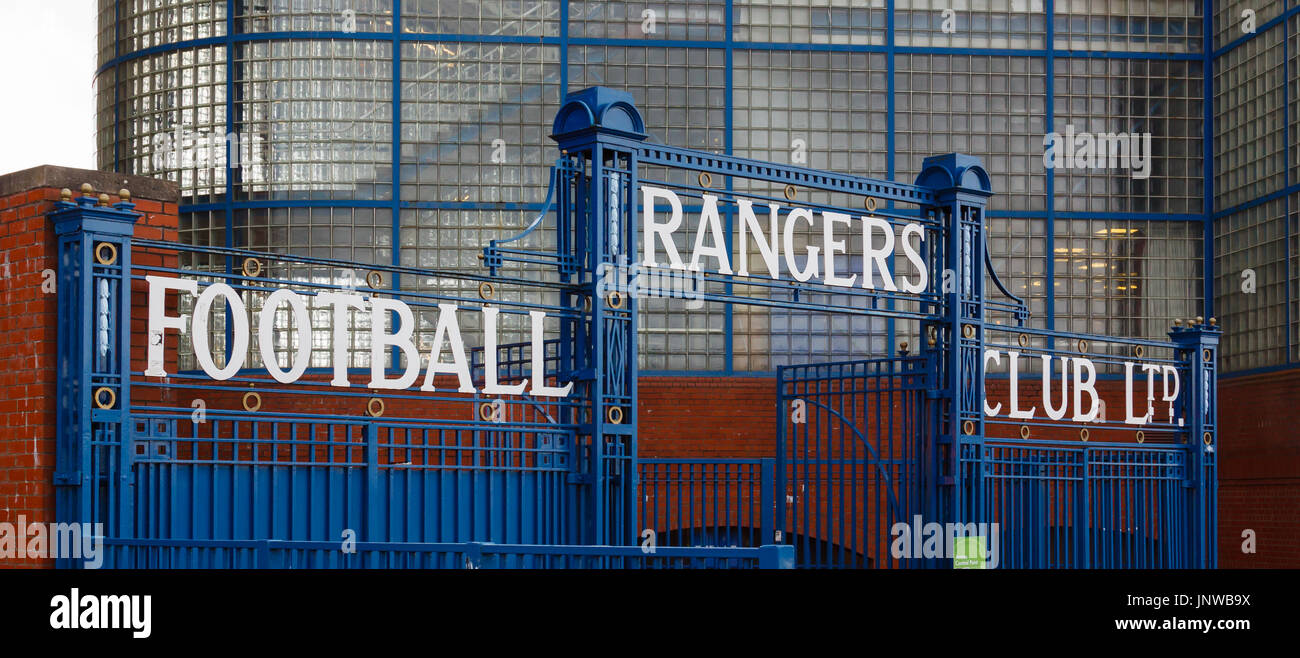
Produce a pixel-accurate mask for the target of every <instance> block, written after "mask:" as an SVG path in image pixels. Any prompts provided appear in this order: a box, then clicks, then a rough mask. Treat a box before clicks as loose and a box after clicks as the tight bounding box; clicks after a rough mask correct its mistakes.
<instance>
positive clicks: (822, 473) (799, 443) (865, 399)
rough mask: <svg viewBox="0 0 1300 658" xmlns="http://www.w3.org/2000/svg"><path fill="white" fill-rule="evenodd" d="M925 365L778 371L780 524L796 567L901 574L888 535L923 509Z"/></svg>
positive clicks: (884, 363) (906, 362) (857, 364)
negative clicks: (880, 570)
mask: <svg viewBox="0 0 1300 658" xmlns="http://www.w3.org/2000/svg"><path fill="white" fill-rule="evenodd" d="M926 389H927V387H926V371H925V360H924V359H921V358H916V357H904V358H901V359H875V360H867V361H849V362H839V363H823V364H813V365H801V366H788V367H783V368H781V369H780V370H779V371H778V374H777V394H778V396H779V397H778V403H777V409H778V413H780V414H781V416H780V418H778V420H777V428H778V434H777V443H776V470H777V480H776V489H777V496H778V497H777V505H776V509H777V521H776V525H777V527H778V528H780V529H781V530H782V532H783V535H784V539H785V541H786V542H788V543H790V544H793V545H794V546H795V555H796V557H795V560H796V564H798V565H799V566H803V567H821V568H824V567H860V568H867V567H876V568H889V567H903V566H908V562H909V561H906V560H899V559H896V558H894V557H892V556H891V555H890V552H889V545H890V543H891V539H892V538H891V537H890V529H891V528H892V527H893V526H894V524H896V523H899V522H906V521H909V520H910V519H911V518H912V516H913V515H914V514H918V513H920V512H921V503H922V491H921V478H920V464H921V455H920V450H921V448H922V447H923V445H924V443H923V441H922V440H921V438H922V436H924V430H925V429H926V428H925V427H924V422H925V407H924V405H925V391H926Z"/></svg>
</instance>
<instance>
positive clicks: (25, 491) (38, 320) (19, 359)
mask: <svg viewBox="0 0 1300 658" xmlns="http://www.w3.org/2000/svg"><path fill="white" fill-rule="evenodd" d="M59 192H60V190H59V189H57V188H53V187H42V188H37V189H33V190H25V191H22V192H16V193H13V194H10V195H8V196H5V197H2V198H0V275H2V276H3V282H2V285H3V288H0V523H10V524H13V525H14V526H17V524H18V522H19V517H22V520H23V521H24V522H26V523H36V522H42V523H53V522H54V520H55V519H54V485H53V480H54V435H55V417H54V405H55V400H56V395H55V359H56V353H57V347H58V310H57V307H56V300H57V295H54V294H47V293H45V292H42V290H41V286H42V283H43V281H44V276H43V274H42V273H43V272H44V271H45V270H47V269H48V270H51V271H53V270H54V269H55V268H56V267H57V253H56V251H57V244H56V242H55V237H54V227H53V224H52V223H51V222H50V221H49V220H48V219H47V218H46V215H47V214H48V213H49V212H50V211H52V210H54V203H55V202H56V201H58V200H59ZM118 201H119V199H118V198H117V197H116V196H112V197H111V202H113V203H116V202H118ZM135 203H136V204H137V205H136V211H137V212H141V213H144V217H142V218H141V219H140V222H139V224H138V225H137V229H136V235H137V236H138V237H149V238H161V239H170V240H175V239H176V237H177V215H176V211H177V208H176V204H175V203H173V202H169V201H156V200H137V201H135ZM51 565H52V563H51V562H49V561H45V560H32V559H5V558H0V567H16V566H17V567H35V566H46V567H47V566H51Z"/></svg>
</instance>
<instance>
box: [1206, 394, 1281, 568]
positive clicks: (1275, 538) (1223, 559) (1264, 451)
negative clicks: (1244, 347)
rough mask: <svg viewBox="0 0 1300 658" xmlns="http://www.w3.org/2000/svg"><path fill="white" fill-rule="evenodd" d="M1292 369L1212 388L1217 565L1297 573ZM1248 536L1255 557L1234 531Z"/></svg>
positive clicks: (1239, 535)
mask: <svg viewBox="0 0 1300 658" xmlns="http://www.w3.org/2000/svg"><path fill="white" fill-rule="evenodd" d="M1297 408H1300V369H1296V370H1288V371H1283V372H1278V373H1269V374H1264V375H1256V376H1252V377H1232V378H1228V379H1223V380H1220V381H1219V446H1220V449H1219V564H1220V566H1223V567H1229V568H1244V567H1255V568H1290V569H1294V568H1297V567H1300V425H1298V424H1297ZM1246 529H1250V530H1254V531H1255V551H1256V552H1255V553H1253V554H1249V553H1243V552H1242V542H1243V541H1244V540H1243V539H1242V536H1241V534H1242V531H1243V530H1246Z"/></svg>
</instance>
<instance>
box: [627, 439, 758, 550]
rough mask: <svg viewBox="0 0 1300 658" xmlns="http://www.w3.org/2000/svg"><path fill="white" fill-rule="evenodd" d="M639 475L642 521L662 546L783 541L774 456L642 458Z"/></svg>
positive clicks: (643, 536) (726, 544)
mask: <svg viewBox="0 0 1300 658" xmlns="http://www.w3.org/2000/svg"><path fill="white" fill-rule="evenodd" d="M638 474H639V489H638V495H639V496H640V506H639V511H640V519H641V526H642V527H643V528H644V529H645V530H651V531H653V532H654V533H655V535H654V538H653V539H654V541H655V543H656V544H657V545H659V546H732V547H735V546H751V547H752V546H762V545H764V544H765V543H780V536H779V535H778V534H776V533H775V530H776V522H775V518H774V510H775V508H774V503H773V501H774V499H775V498H774V497H775V495H776V460H775V459H772V458H767V459H738V458H736V459H683V458H662V457H660V458H655V457H642V458H641V459H640V460H638ZM642 539H643V541H644V540H646V539H649V538H648V537H646V536H645V534H644V530H643V531H642Z"/></svg>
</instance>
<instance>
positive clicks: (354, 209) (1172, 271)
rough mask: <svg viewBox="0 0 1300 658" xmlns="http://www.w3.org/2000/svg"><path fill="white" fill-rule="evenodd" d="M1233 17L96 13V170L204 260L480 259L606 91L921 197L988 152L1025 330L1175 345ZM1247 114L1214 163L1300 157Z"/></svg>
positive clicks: (878, 334)
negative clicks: (560, 141)
mask: <svg viewBox="0 0 1300 658" xmlns="http://www.w3.org/2000/svg"><path fill="white" fill-rule="evenodd" d="M1227 4H1228V5H1233V7H1228V8H1221V7H1219V3H1214V5H1213V8H1212V16H1209V17H1208V18H1207V16H1206V6H1207V3H1205V2H1202V1H1201V0H1055V2H1051V3H1045V2H1043V1H1042V0H942V1H940V0H661V1H658V2H654V1H651V2H624V1H608V2H607V1H591V2H579V1H568V0H539V1H525V0H484V1H481V2H466V1H462V0H400V2H399V1H397V0H310V1H309V0H120V1H114V0H100V57H99V70H98V73H97V76H96V88H97V93H98V99H99V123H98V126H99V141H98V154H99V155H98V158H99V165H100V167H101V168H104V169H111V170H117V171H122V172H126V173H134V174H142V175H152V176H160V177H166V178H169V179H172V180H175V181H177V182H178V183H180V185H181V188H182V194H183V195H184V198H183V200H182V206H181V213H182V239H184V240H187V241H190V242H193V243H196V244H211V245H230V246H234V247H241V248H249V249H257V250H266V251H284V252H292V253H299V254H305V255H311V256H328V257H331V258H339V259H346V260H352V261H357V262H360V263H378V264H400V265H406V266H416V267H430V268H433V267H437V268H460V269H467V270H477V269H478V268H479V264H478V261H477V259H476V258H475V256H476V254H478V253H479V252H480V250H481V248H482V246H483V245H484V244H485V243H486V242H487V241H488V240H490V239H492V238H494V237H501V236H508V235H513V234H514V233H516V232H517V231H518V230H519V229H520V228H522V227H523V226H525V225H527V224H528V223H529V222H530V221H531V219H532V218H533V216H535V214H536V212H537V211H538V210H539V209H540V207H541V201H542V200H543V199H544V198H545V193H546V189H545V188H546V182H547V170H548V167H549V165H550V163H551V162H552V161H553V159H554V158H555V156H556V153H555V151H554V148H553V145H552V142H550V140H549V139H547V135H548V134H549V128H550V122H551V119H552V118H553V116H554V113H555V111H556V110H557V109H558V107H559V104H560V101H561V98H562V96H563V94H564V93H565V92H566V91H576V90H578V89H582V88H584V87H588V86H592V85H605V86H610V87H616V88H621V89H625V90H627V91H629V92H630V93H632V95H633V96H634V98H635V100H636V103H637V105H638V106H639V107H640V108H641V110H642V112H643V114H644V115H645V118H646V123H647V128H648V130H649V132H650V133H651V139H652V140H653V141H657V142H663V143H668V144H673V145H679V146H685V147H690V148H696V149H704V150H709V151H715V152H719V153H733V154H736V155H741V156H746V157H754V158H760V159H765V160H772V161H776V162H799V163H801V164H802V163H806V164H807V165H809V166H812V167H817V168H824V169H830V170H835V171H844V172H850V173H855V174H860V175H866V176H876V177H883V178H892V179H894V180H899V181H911V180H912V179H913V178H914V177H915V175H916V173H917V171H918V170H919V168H920V165H921V161H922V159H923V158H924V157H926V156H928V155H933V154H940V153H945V152H952V151H960V152H965V153H970V154H972V155H976V156H979V157H980V158H982V159H983V161H984V164H985V166H986V167H987V168H988V169H989V171H990V173H991V174H992V176H993V184H994V187H995V192H996V196H995V197H994V198H993V201H992V205H991V212H990V215H989V217H990V220H989V248H990V250H991V252H992V256H993V264H994V266H995V268H997V270H998V272H999V274H1000V276H1001V278H1002V280H1003V281H1004V282H1005V283H1006V284H1007V286H1008V288H1009V289H1010V290H1011V291H1012V292H1013V293H1014V294H1016V295H1018V296H1021V297H1023V298H1024V299H1025V300H1026V301H1027V302H1028V304H1029V306H1030V311H1031V313H1032V317H1031V319H1030V323H1031V324H1033V325H1034V326H1036V327H1054V328H1057V329H1061V330H1074V331H1089V332H1100V333H1109V334H1115V335H1124V336H1146V337H1156V338H1159V337H1163V336H1164V335H1165V332H1166V331H1167V328H1168V326H1169V325H1170V324H1171V323H1172V321H1173V320H1174V319H1175V318H1189V317H1193V316H1196V315H1202V314H1206V311H1207V305H1206V304H1205V290H1206V286H1205V282H1206V277H1207V274H1208V272H1207V270H1206V268H1205V267H1204V262H1203V256H1204V253H1205V246H1206V243H1205V239H1206V231H1205V230H1204V225H1205V224H1204V219H1205V215H1204V212H1205V196H1206V193H1207V191H1208V190H1207V186H1206V185H1205V177H1204V173H1205V167H1206V165H1207V163H1206V161H1205V157H1204V156H1205V152H1206V149H1205V144H1204V141H1203V135H1204V132H1205V130H1206V127H1207V126H1206V122H1205V119H1206V114H1207V111H1206V100H1205V98H1206V97H1205V93H1204V92H1205V87H1206V84H1207V82H1210V81H1206V80H1205V79H1204V74H1203V72H1204V70H1205V67H1204V64H1205V61H1206V58H1207V57H1208V56H1209V55H1210V53H1206V52H1205V50H1204V48H1203V44H1204V43H1205V37H1206V34H1205V33H1206V31H1207V28H1208V26H1210V25H1212V26H1213V36H1214V37H1215V39H1217V40H1220V41H1221V40H1222V39H1224V38H1226V37H1224V36H1223V35H1231V34H1232V31H1231V29H1228V28H1227V27H1224V26H1225V25H1227V24H1228V23H1230V22H1231V21H1230V20H1229V17H1230V15H1231V12H1232V11H1235V12H1236V14H1240V11H1239V10H1237V9H1235V5H1236V3H1227ZM1264 4H1265V5H1268V3H1264ZM1274 4H1276V5H1278V7H1276V8H1275V11H1274V14H1273V16H1277V15H1280V13H1279V12H1281V11H1283V8H1282V5H1283V4H1285V3H1283V2H1282V1H1281V0H1277V2H1275V3H1274ZM945 10H951V11H945ZM1257 11H1258V13H1259V17H1260V18H1259V20H1260V25H1264V24H1265V23H1266V22H1267V21H1268V20H1269V19H1270V18H1271V17H1270V16H1269V14H1268V10H1267V8H1266V7H1259V8H1257ZM1049 12H1050V13H1049ZM1292 20H1294V19H1292ZM1228 27H1231V26H1230V25H1229V26H1228ZM1286 29H1291V28H1287V27H1286V26H1285V25H1281V26H1276V27H1274V28H1272V30H1286ZM1272 30H1270V32H1271V31H1272ZM1294 31H1295V30H1294V29H1291V32H1292V33H1293V32H1294ZM295 33H301V34H295ZM1267 38H1268V39H1272V41H1267V40H1265V41H1260V44H1274V43H1281V42H1282V41H1286V40H1288V39H1291V38H1293V37H1292V36H1288V34H1281V36H1270V37H1267ZM1216 43H1218V41H1216ZM1296 45H1297V44H1292V46H1293V47H1292V48H1291V50H1290V52H1291V53H1292V56H1294V53H1296V52H1297V51H1300V48H1297V47H1296ZM1261 47H1262V45H1261V46H1252V47H1251V48H1254V50H1250V49H1246V50H1243V51H1242V53H1241V54H1240V55H1236V54H1234V53H1235V52H1236V49H1233V50H1230V51H1229V52H1228V55H1227V56H1220V57H1216V58H1215V66H1214V76H1215V79H1214V80H1213V82H1214V83H1215V87H1214V88H1215V89H1216V90H1219V89H1222V88H1224V86H1223V81H1221V80H1220V78H1221V77H1222V76H1224V75H1229V71H1228V70H1227V69H1226V68H1225V67H1226V66H1227V62H1228V57H1229V56H1230V57H1231V58H1234V59H1232V61H1233V62H1236V63H1235V64H1233V67H1234V68H1233V69H1231V70H1232V71H1237V70H1238V69H1242V70H1245V69H1249V70H1250V71H1255V69H1256V68H1259V67H1263V68H1260V69H1259V70H1260V71H1261V72H1259V73H1231V75H1235V76H1238V77H1242V76H1246V77H1249V78H1250V79H1251V80H1255V79H1257V78H1262V79H1261V80H1259V81H1258V84H1256V87H1258V89H1255V88H1254V87H1252V91H1251V92H1250V93H1249V94H1248V95H1243V94H1237V95H1235V96H1232V97H1231V98H1229V97H1224V96H1221V95H1219V94H1216V95H1215V97H1214V108H1213V112H1212V113H1213V115H1214V118H1215V119H1216V122H1215V128H1216V134H1217V131H1218V130H1219V129H1221V128H1222V127H1223V126H1224V124H1226V123H1229V122H1230V121H1234V120H1233V119H1230V118H1227V117H1226V116H1225V118H1224V119H1222V120H1220V119H1219V117H1220V116H1221V115H1228V114H1232V115H1233V116H1236V115H1240V114H1242V112H1241V111H1239V110H1237V109H1236V107H1235V106H1232V107H1229V106H1228V105H1230V104H1231V103H1238V102H1239V103H1255V104H1258V103H1274V104H1276V103H1278V102H1279V100H1278V98H1277V97H1278V95H1279V94H1278V89H1279V86H1282V87H1286V86H1288V85H1292V82H1293V81H1292V80H1291V79H1290V78H1291V77H1294V75H1295V73H1294V71H1295V68H1294V67H1291V68H1290V69H1287V68H1286V67H1282V69H1279V65H1278V63H1277V61H1276V60H1277V56H1276V55H1273V54H1271V53H1272V50H1271V48H1272V45H1270V46H1269V49H1265V50H1267V52H1262V51H1261V50H1260V48H1261ZM1279 71H1280V72H1279ZM1287 71H1290V73H1287ZM1288 76H1290V77H1288ZM1234 79H1235V78H1234ZM1243 79H1244V78H1243ZM1283 80H1285V82H1283ZM1252 84H1255V83H1252ZM1225 104H1227V105H1225ZM1246 109H1247V110H1249V111H1253V110H1251V109H1250V108H1246ZM1234 113H1235V114H1234ZM1252 116H1253V115H1252ZM1290 116H1291V115H1286V117H1284V118H1285V119H1286V120H1287V121H1289V120H1290V119H1289V117H1290ZM1252 120H1254V119H1251V120H1247V119H1242V120H1241V121H1240V122H1238V123H1233V124H1232V126H1233V130H1235V131H1237V133H1239V134H1236V135H1235V136H1234V137H1232V138H1231V140H1230V142H1229V140H1225V141H1223V142H1222V143H1219V142H1216V144H1215V147H1214V149H1213V150H1214V155H1215V156H1216V157H1220V156H1221V157H1223V158H1226V159H1230V160H1232V161H1233V162H1241V163H1255V162H1256V161H1257V160H1260V159H1261V158H1262V159H1263V160H1265V161H1266V163H1271V164H1268V166H1275V165H1276V162H1275V161H1276V160H1277V159H1278V157H1279V155H1278V154H1279V153H1280V152H1281V149H1289V151H1288V152H1289V153H1291V156H1290V157H1291V159H1294V158H1295V153H1296V152H1300V143H1296V141H1295V140H1296V139H1297V138H1296V137H1295V136H1296V135H1300V130H1292V132H1291V135H1292V137H1291V140H1292V141H1291V143H1286V142H1284V141H1282V142H1279V141H1278V140H1277V139H1272V138H1269V137H1267V136H1264V137H1261V136H1260V135H1259V133H1260V131H1261V130H1262V128H1263V127H1265V126H1275V125H1279V124H1278V123H1277V120H1276V118H1275V117H1271V116H1270V117H1268V118H1265V119H1260V120H1258V121H1257V123H1258V125H1254V124H1251V123H1250V121H1252ZM1067 127H1068V128H1069V129H1071V130H1073V131H1076V132H1088V133H1092V134H1111V133H1125V134H1135V135H1136V134H1149V135H1150V136H1151V142H1150V144H1151V146H1150V154H1149V156H1150V162H1149V175H1148V176H1145V177H1137V176H1135V175H1134V172H1133V171H1130V170H1128V169H1123V168H1114V167H1101V168H1086V167H1085V168H1079V167H1076V168H1049V167H1048V166H1047V164H1046V162H1045V161H1044V157H1043V155H1044V153H1043V152H1044V137H1045V135H1047V134H1048V133H1052V132H1053V131H1056V132H1064V131H1066V130H1067ZM1265 132H1267V131H1265ZM163 135H171V136H173V138H174V139H189V140H191V141H197V139H198V138H199V137H203V138H205V139H207V140H208V142H209V143H211V140H212V139H213V138H214V137H215V138H216V139H218V140H220V139H224V140H226V141H227V142H229V141H231V139H232V136H233V138H234V139H236V140H237V142H238V146H239V155H240V157H241V161H240V162H239V163H238V164H237V165H236V166H227V165H229V164H230V163H228V162H218V163H214V162H213V161H212V158H207V159H204V158H189V159H188V160H186V159H184V158H174V157H170V156H167V155H166V154H165V153H164V154H160V151H163V149H160V148H159V146H160V145H165V141H160V140H162V137H161V136H163ZM1229 143H1231V144H1232V145H1231V146H1228V144H1229ZM1259 149H1263V150H1264V151H1267V154H1268V155H1267V157H1266V158H1265V157H1263V156H1261V157H1256V154H1257V152H1258V151H1259ZM215 151H216V153H213V154H211V155H213V156H214V157H215V156H216V155H219V154H221V153H224V148H217V149H215ZM796 158H798V159H796ZM1268 158H1272V159H1271V160H1269V159H1268ZM1218 171H1219V170H1218V169H1216V174H1218ZM1236 171H1237V170H1236V169H1233V170H1232V171H1230V172H1225V173H1223V174H1221V175H1216V181H1217V180H1218V179H1219V178H1220V177H1224V178H1225V180H1223V182H1221V183H1219V185H1220V186H1221V187H1222V188H1223V189H1232V190H1233V192H1232V193H1233V194H1237V195H1242V194H1244V195H1247V196H1249V195H1252V194H1261V193H1266V192H1262V191H1261V186H1263V187H1269V186H1272V185H1274V184H1275V183H1276V182H1277V181H1275V180H1273V178H1276V176H1274V177H1273V178H1269V179H1267V181H1266V182H1264V183H1260V182H1259V181H1260V180H1261V179H1260V177H1258V176H1255V175H1253V174H1251V175H1244V174H1240V173H1233V172H1236ZM1234 176H1235V178H1233V177H1234ZM1283 178H1285V176H1284V177H1283ZM1228 179H1231V180H1228ZM1286 180H1287V181H1289V179H1286ZM1233 185H1236V186H1237V187H1236V188H1233ZM738 189H743V187H740V186H738ZM1218 189H1219V188H1216V191H1218ZM1279 189H1280V188H1279ZM1234 198H1235V197H1234ZM1216 200H1218V198H1216ZM1283 205H1285V204H1283ZM1230 206H1232V203H1229V204H1228V205H1227V206H1223V207H1224V208H1227V207H1230ZM1217 209H1218V208H1217V207H1216V210H1217ZM1283 212H1285V209H1284V210H1283ZM1224 226H1227V225H1224ZM1215 228H1216V233H1222V231H1223V227H1220V226H1219V225H1217V224H1216V227H1215ZM1284 235H1289V234H1287V233H1285V232H1284ZM530 237H531V238H533V242H532V243H531V245H530V246H533V247H538V248H544V247H546V246H548V245H549V244H552V241H553V239H554V236H553V235H552V234H549V233H547V232H545V231H541V232H538V233H535V234H534V235H533V236H530ZM850 247H851V248H858V249H860V248H861V245H860V244H857V245H853V244H851V245H850ZM1247 251H1248V250H1247ZM197 260H199V259H197V258H196V261H197ZM190 264H191V265H192V266H194V267H205V266H216V265H217V264H216V263H202V262H193V263H190ZM1214 272H1215V277H1216V281H1218V280H1221V279H1222V278H1223V271H1222V268H1216V269H1215V270H1214ZM294 274H295V275H296V276H309V277H314V278H319V279H321V280H328V281H340V280H346V277H347V276H349V273H345V272H339V271H336V270H332V269H327V268H312V269H311V270H310V271H308V270H307V269H306V268H304V270H303V271H301V272H297V273H294ZM536 275H537V276H542V275H543V274H542V273H541V272H538V273H536ZM385 285H389V286H394V287H397V288H400V289H403V290H440V291H451V290H455V291H459V292H471V291H469V290H460V287H459V286H460V285H461V284H458V283H455V282H454V281H453V282H449V280H447V279H445V278H437V277H428V278H427V279H425V280H416V277H409V276H408V277H403V278H402V279H401V280H398V281H391V282H385ZM504 294H507V295H523V294H524V293H523V292H522V291H505V293H504ZM322 315H323V316H324V317H323V318H321V320H322V324H321V326H320V329H321V332H322V335H323V336H327V335H328V333H327V332H328V330H329V329H328V322H329V318H328V314H327V313H325V314H322ZM1223 319H1224V322H1225V323H1227V322H1228V321H1229V320H1230V319H1231V316H1228V315H1225V316H1224V318H1223ZM429 320H432V318H421V326H420V329H419V330H420V331H421V332H422V335H423V336H425V337H426V338H431V337H432V335H431V334H432V327H431V326H428V325H429V322H428V321H429ZM642 327H643V330H642V335H641V358H642V364H641V365H642V367H643V368H644V369H647V370H650V371H671V372H684V371H692V372H710V373H715V372H721V373H728V372H732V373H763V372H770V371H771V370H772V369H774V368H775V367H776V366H778V365H782V364H786V363H799V362H807V361H811V360H822V359H844V358H861V357H869V356H879V355H884V354H890V353H893V352H895V351H896V350H897V349H898V344H899V343H901V342H903V341H910V342H912V343H913V344H916V341H917V338H916V336H915V327H914V326H912V325H911V324H910V323H903V322H898V323H894V322H886V321H883V320H873V319H868V318H846V317H835V316H828V315H824V314H811V313H800V312H792V311H789V310H786V309H780V308H776V309H771V308H767V307H748V306H738V305H737V306H732V305H726V304H713V303H709V304H703V305H698V304H691V303H689V302H684V301H682V300H654V301H649V302H647V303H645V304H644V305H643V318H642ZM359 333H360V334H361V336H360V337H359V338H358V341H357V345H356V349H357V352H356V355H355V359H354V365H357V366H364V365H367V364H366V363H365V359H366V358H367V356H368V353H367V352H366V351H365V348H366V346H365V345H362V344H361V343H362V342H364V340H365V339H366V338H367V337H368V334H366V333H365V332H359ZM467 333H470V334H471V336H467V337H466V338H467V340H473V338H472V333H473V332H467ZM1293 333H1294V328H1293ZM218 338H220V336H218ZM218 342H219V341H218ZM323 344H324V342H322V345H323ZM322 349H323V348H322ZM319 357H320V359H319V360H325V361H327V360H328V358H329V355H328V354H325V353H324V352H322V353H321V354H320V355H319Z"/></svg>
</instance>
